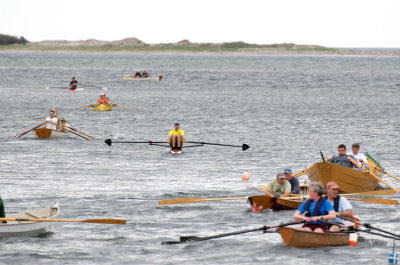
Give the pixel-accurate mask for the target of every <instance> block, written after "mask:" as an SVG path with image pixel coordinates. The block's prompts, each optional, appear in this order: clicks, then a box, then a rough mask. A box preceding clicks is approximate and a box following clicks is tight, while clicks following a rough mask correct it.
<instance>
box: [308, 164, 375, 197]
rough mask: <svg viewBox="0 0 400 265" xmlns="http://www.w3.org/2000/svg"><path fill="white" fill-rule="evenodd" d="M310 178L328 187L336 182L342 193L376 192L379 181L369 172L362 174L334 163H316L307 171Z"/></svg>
mask: <svg viewBox="0 0 400 265" xmlns="http://www.w3.org/2000/svg"><path fill="white" fill-rule="evenodd" d="M307 175H308V178H309V179H310V180H311V181H313V182H320V183H322V185H324V186H325V185H326V184H327V183H328V182H330V181H334V182H336V183H337V184H338V185H339V192H340V193H357V192H364V191H371V190H375V189H376V188H377V187H378V180H377V179H376V178H374V177H373V176H372V175H371V174H370V173H369V172H361V171H358V170H355V169H351V168H348V167H345V166H341V165H337V164H334V163H324V162H320V163H315V164H314V165H312V166H311V167H310V168H308V169H307Z"/></svg>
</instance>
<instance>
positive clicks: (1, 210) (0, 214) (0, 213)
mask: <svg viewBox="0 0 400 265" xmlns="http://www.w3.org/2000/svg"><path fill="white" fill-rule="evenodd" d="M0 217H1V218H4V217H6V213H5V212H4V203H3V200H2V199H1V197H0Z"/></svg>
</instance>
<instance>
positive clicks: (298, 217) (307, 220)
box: [293, 211, 311, 222]
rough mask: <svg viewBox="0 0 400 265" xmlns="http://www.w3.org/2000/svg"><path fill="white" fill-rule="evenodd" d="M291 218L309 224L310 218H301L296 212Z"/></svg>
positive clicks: (298, 212)
mask: <svg viewBox="0 0 400 265" xmlns="http://www.w3.org/2000/svg"><path fill="white" fill-rule="evenodd" d="M293 218H294V219H296V220H298V221H306V222H310V220H311V218H310V217H306V216H303V215H302V214H301V212H300V211H296V212H295V213H294V215H293Z"/></svg>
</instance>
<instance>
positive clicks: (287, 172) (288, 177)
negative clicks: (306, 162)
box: [283, 168, 300, 194]
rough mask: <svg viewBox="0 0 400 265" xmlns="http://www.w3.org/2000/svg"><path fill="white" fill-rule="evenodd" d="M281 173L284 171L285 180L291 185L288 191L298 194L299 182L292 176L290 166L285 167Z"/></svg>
mask: <svg viewBox="0 0 400 265" xmlns="http://www.w3.org/2000/svg"><path fill="white" fill-rule="evenodd" d="M283 173H285V178H286V180H287V181H289V183H290V186H291V187H292V188H291V190H290V193H292V194H300V183H299V180H298V179H297V178H294V177H293V175H292V170H291V169H290V168H285V170H283Z"/></svg>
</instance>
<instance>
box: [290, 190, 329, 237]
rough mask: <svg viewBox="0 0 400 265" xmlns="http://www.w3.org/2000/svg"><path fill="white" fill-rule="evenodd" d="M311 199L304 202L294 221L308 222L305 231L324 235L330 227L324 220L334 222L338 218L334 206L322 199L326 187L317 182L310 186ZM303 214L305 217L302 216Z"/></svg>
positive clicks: (304, 227)
mask: <svg viewBox="0 0 400 265" xmlns="http://www.w3.org/2000/svg"><path fill="white" fill-rule="evenodd" d="M308 192H309V195H310V199H308V200H306V201H305V202H303V203H302V204H301V205H300V207H299V208H298V209H297V211H296V213H295V214H294V215H293V217H294V219H296V220H299V221H306V223H305V224H304V225H303V229H304V230H307V231H314V232H317V233H323V232H326V231H328V225H327V224H326V223H324V222H321V221H323V220H333V219H335V218H336V213H335V210H334V209H333V207H332V204H331V203H330V202H329V201H328V200H327V199H326V198H323V197H322V194H323V193H324V187H323V186H322V185H321V184H320V183H317V182H312V183H311V184H310V185H309V186H308ZM303 213H305V214H304V216H303V215H302V214H303Z"/></svg>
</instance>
